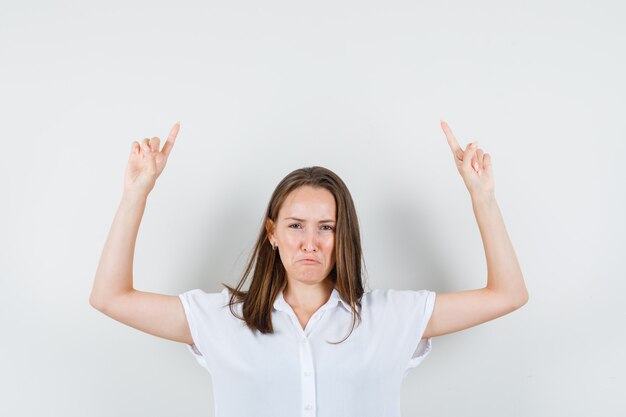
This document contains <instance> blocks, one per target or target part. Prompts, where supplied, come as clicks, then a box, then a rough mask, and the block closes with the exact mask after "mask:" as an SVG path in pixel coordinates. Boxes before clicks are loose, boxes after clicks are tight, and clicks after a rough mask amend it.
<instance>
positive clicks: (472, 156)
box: [441, 120, 494, 196]
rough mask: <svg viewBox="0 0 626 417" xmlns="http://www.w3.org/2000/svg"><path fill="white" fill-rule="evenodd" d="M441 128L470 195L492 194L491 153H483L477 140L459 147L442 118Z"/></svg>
mask: <svg viewBox="0 0 626 417" xmlns="http://www.w3.org/2000/svg"><path fill="white" fill-rule="evenodd" d="M441 128H442V129H443V132H444V133H445V134H446V138H447V139H448V144H449V145H450V149H452V154H453V156H454V162H455V163H456V167H457V169H458V170H459V173H460V174H461V177H463V182H465V186H466V187H467V190H468V191H469V193H470V195H471V196H474V195H486V194H493V191H494V181H493V170H492V168H491V155H489V154H488V153H484V152H483V150H482V149H480V148H479V147H478V141H476V142H472V143H470V144H468V145H467V147H466V148H465V150H463V149H461V146H459V143H458V142H457V141H456V138H455V137H454V135H453V134H452V130H450V126H448V124H447V123H446V122H444V121H443V120H442V121H441Z"/></svg>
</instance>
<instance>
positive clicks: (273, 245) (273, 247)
mask: <svg viewBox="0 0 626 417" xmlns="http://www.w3.org/2000/svg"><path fill="white" fill-rule="evenodd" d="M277 247H278V245H277V244H276V243H275V242H272V250H276V248H277Z"/></svg>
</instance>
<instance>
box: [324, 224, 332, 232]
mask: <svg viewBox="0 0 626 417" xmlns="http://www.w3.org/2000/svg"><path fill="white" fill-rule="evenodd" d="M322 227H328V229H326V230H330V231H332V230H335V228H334V227H332V226H330V225H327V224H325V225H323V226H322Z"/></svg>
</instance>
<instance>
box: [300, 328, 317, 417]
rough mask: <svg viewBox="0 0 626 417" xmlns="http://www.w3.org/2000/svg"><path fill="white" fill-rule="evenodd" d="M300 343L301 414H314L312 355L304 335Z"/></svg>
mask: <svg viewBox="0 0 626 417" xmlns="http://www.w3.org/2000/svg"><path fill="white" fill-rule="evenodd" d="M302 342H303V343H300V367H301V369H302V377H301V378H300V379H301V381H302V405H303V413H302V415H303V416H306V417H312V416H314V415H315V398H316V395H315V378H314V375H313V355H312V352H311V345H310V344H309V341H308V339H307V338H306V337H305V338H304V339H302Z"/></svg>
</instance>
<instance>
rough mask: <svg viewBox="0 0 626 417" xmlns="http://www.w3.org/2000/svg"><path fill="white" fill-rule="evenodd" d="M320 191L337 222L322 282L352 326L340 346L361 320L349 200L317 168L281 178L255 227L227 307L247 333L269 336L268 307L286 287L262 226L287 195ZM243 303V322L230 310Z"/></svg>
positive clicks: (336, 181)
mask: <svg viewBox="0 0 626 417" xmlns="http://www.w3.org/2000/svg"><path fill="white" fill-rule="evenodd" d="M305 185H308V186H312V187H316V188H320V187H321V188H325V189H327V190H328V191H330V192H331V193H332V195H333V196H334V198H335V204H336V213H337V223H336V229H335V265H334V267H333V269H332V271H331V272H330V274H329V276H328V279H330V280H331V281H332V282H333V283H334V284H335V288H336V289H337V291H338V292H339V294H340V295H341V297H342V298H343V299H344V300H345V301H346V302H347V303H348V304H349V305H350V309H351V310H352V328H351V330H350V333H349V334H348V335H347V336H346V337H345V338H344V339H343V340H341V341H340V342H328V343H332V344H337V343H341V342H343V341H344V340H346V339H347V338H348V337H349V336H350V334H352V331H353V330H354V326H355V325H356V322H357V319H358V321H359V322H360V321H361V298H362V296H363V293H364V290H363V281H362V251H361V234H360V230H359V222H358V219H357V214H356V210H355V208H354V203H353V201H352V196H351V195H350V191H348V187H346V185H345V184H344V182H343V181H342V180H341V178H339V176H337V174H335V173H334V172H332V171H331V170H329V169H327V168H323V167H319V166H312V167H305V168H300V169H296V170H295V171H292V172H291V173H289V174H288V175H287V176H286V177H285V178H283V179H282V180H281V181H280V183H279V184H278V185H277V186H276V189H275V190H274V192H273V193H272V196H271V198H270V201H269V203H268V205H267V210H266V213H265V216H264V219H263V224H262V225H261V230H260V231H259V235H258V238H257V241H256V244H255V246H254V248H253V250H252V253H251V255H250V258H249V261H248V265H247V267H246V270H245V272H244V273H243V275H242V277H241V279H240V281H239V284H237V288H232V287H230V286H228V285H226V284H224V283H222V285H224V286H225V287H226V288H228V289H229V291H230V294H231V297H230V301H229V303H228V306H229V307H230V311H231V313H232V314H233V315H234V316H235V317H237V318H239V319H241V320H243V321H245V323H246V325H247V326H248V327H249V328H250V329H252V330H258V331H260V332H261V333H263V334H265V333H270V334H272V333H274V329H273V327H272V307H273V305H274V301H275V300H276V297H277V296H278V294H279V292H282V291H283V290H284V289H285V287H286V286H287V277H286V274H285V268H284V266H283V264H282V262H281V260H280V256H279V254H278V251H275V250H273V249H272V246H271V244H270V241H269V239H268V231H267V228H268V223H269V219H271V220H272V221H273V222H274V223H275V222H276V221H277V219H278V212H279V210H280V208H281V206H282V204H283V202H284V201H285V199H286V198H287V195H288V194H289V193H290V192H292V191H293V190H295V189H296V188H299V187H302V186H305ZM253 268H254V272H253V273H252V282H251V283H250V287H249V289H248V291H241V287H242V286H243V284H244V282H245V281H246V280H247V277H248V276H249V275H250V273H251V272H252V270H253ZM240 302H243V308H242V313H243V318H242V317H240V316H238V315H237V314H236V313H235V311H234V310H233V306H234V304H236V303H240Z"/></svg>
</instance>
